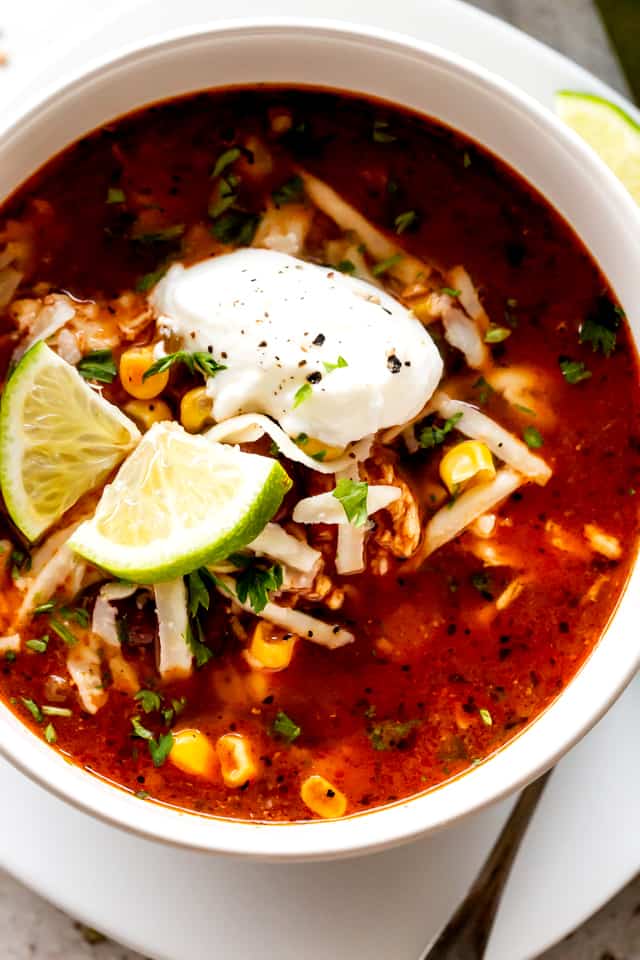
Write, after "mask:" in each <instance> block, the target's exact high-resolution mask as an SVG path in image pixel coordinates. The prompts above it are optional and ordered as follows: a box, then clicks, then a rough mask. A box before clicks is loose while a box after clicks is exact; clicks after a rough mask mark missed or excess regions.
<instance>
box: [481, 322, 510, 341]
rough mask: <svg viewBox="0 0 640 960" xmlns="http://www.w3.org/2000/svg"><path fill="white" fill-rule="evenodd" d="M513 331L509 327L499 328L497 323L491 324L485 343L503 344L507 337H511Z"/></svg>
mask: <svg viewBox="0 0 640 960" xmlns="http://www.w3.org/2000/svg"><path fill="white" fill-rule="evenodd" d="M511 333H512V331H511V330H509V328H508V327H499V326H498V325H497V324H495V323H490V324H489V327H488V328H487V330H486V332H485V335H484V342H485V343H502V341H503V340H506V339H507V337H510V336H511Z"/></svg>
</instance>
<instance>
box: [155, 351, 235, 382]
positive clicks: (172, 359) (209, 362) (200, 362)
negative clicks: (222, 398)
mask: <svg viewBox="0 0 640 960" xmlns="http://www.w3.org/2000/svg"><path fill="white" fill-rule="evenodd" d="M174 363H184V365H185V366H186V367H187V368H188V370H189V373H196V371H197V372H198V373H201V374H202V376H203V377H205V378H206V377H215V375H216V373H219V372H220V371H221V370H226V369H227V368H226V367H225V366H224V364H222V363H218V362H217V361H216V360H214V359H213V357H212V356H211V355H210V354H208V353H203V352H200V351H198V350H196V351H195V352H194V353H191V352H190V351H189V350H178V351H177V352H176V353H168V354H167V355H166V357H160V358H159V359H158V360H156V361H155V363H152V364H151V366H150V367H149V369H148V370H145V372H144V373H143V374H142V379H143V380H146V379H147V378H148V377H153V376H154V375H155V374H156V373H164V371H165V370H169V368H170V367H172V366H173V365H174Z"/></svg>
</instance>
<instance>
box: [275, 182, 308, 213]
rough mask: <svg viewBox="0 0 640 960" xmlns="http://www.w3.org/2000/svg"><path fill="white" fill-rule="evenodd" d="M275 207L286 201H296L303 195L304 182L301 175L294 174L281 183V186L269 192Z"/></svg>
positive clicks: (282, 204)
mask: <svg viewBox="0 0 640 960" xmlns="http://www.w3.org/2000/svg"><path fill="white" fill-rule="evenodd" d="M271 196H272V198H273V202H274V203H275V205H276V207H282V206H284V205H285V204H286V203H297V202H298V201H299V200H302V198H303V196H304V183H303V182H302V177H299V176H297V175H296V176H295V177H291V179H290V180H287V182H286V183H283V184H282V186H281V187H278V188H277V190H274V191H273V193H272V194H271Z"/></svg>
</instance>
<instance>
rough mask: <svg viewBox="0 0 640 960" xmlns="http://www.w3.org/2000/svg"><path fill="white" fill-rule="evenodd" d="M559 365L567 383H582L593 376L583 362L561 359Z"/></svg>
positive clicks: (568, 358)
mask: <svg viewBox="0 0 640 960" xmlns="http://www.w3.org/2000/svg"><path fill="white" fill-rule="evenodd" d="M558 363H559V364H560V370H561V371H562V376H563V377H564V378H565V380H566V381H567V383H571V384H573V383H580V382H581V381H582V380H588V379H589V377H590V376H591V370H587V368H586V367H585V365H584V363H583V362H582V360H572V359H571V358H570V357H560V359H559V360H558Z"/></svg>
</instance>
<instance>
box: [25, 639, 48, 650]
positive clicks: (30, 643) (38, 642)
mask: <svg viewBox="0 0 640 960" xmlns="http://www.w3.org/2000/svg"><path fill="white" fill-rule="evenodd" d="M48 643H49V637H47V636H44V637H39V638H37V639H34V640H27V642H26V643H25V647H27V649H28V650H33V652H34V653H46V652H47V644H48Z"/></svg>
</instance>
